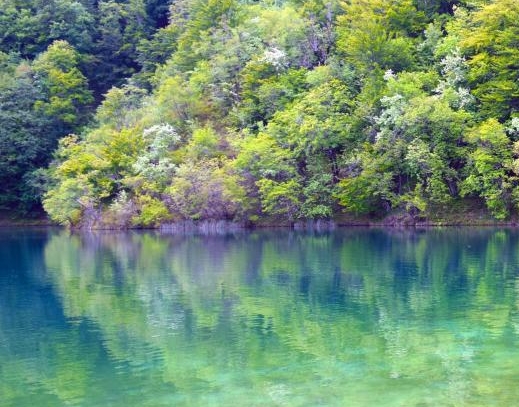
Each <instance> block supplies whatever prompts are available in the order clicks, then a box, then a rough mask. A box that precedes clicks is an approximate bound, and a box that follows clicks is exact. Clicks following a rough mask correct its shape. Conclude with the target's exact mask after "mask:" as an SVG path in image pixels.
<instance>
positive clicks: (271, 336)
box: [0, 229, 519, 406]
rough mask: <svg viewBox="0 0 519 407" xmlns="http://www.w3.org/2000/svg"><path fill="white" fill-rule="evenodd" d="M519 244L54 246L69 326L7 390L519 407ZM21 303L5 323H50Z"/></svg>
mask: <svg viewBox="0 0 519 407" xmlns="http://www.w3.org/2000/svg"><path fill="white" fill-rule="evenodd" d="M518 245H519V234H518V233H517V232H516V231H514V230H506V229H499V230H494V229H445V230H439V229H434V230H427V231H419V230H375V229H354V230H342V231H337V232H333V233H325V234H304V233H295V232H289V231H276V232H255V233H238V234H235V235H232V234H231V235H226V236H174V235H163V234H159V233H137V232H133V233H96V234H83V235H78V234H70V233H68V232H63V233H59V234H53V235H51V236H50V237H49V239H48V241H46V244H45V246H44V250H43V252H42V256H43V260H42V263H43V265H42V266H43V267H44V270H45V271H44V273H43V276H42V275H41V274H42V272H41V269H40V271H39V272H38V273H36V272H34V273H33V274H30V275H31V277H32V278H34V279H35V281H36V282H35V283H34V284H35V285H36V286H38V287H40V289H41V287H44V286H45V287H47V288H48V290H49V293H47V294H45V295H43V298H42V303H43V305H41V307H43V308H49V309H53V310H55V311H54V312H55V313H56V314H63V315H62V316H61V317H56V316H51V318H50V320H51V322H52V323H48V324H45V323H41V325H42V326H41V327H40V328H39V329H37V330H35V329H33V331H32V332H29V333H25V335H26V337H27V338H28V339H27V341H28V342H30V343H32V342H34V341H35V340H39V341H40V342H39V343H40V346H39V347H38V349H37V351H35V352H33V351H31V349H25V350H24V351H23V352H22V353H23V354H24V356H23V357H20V351H11V352H10V353H9V352H5V350H3V351H2V354H1V357H2V361H5V362H7V363H5V364H2V367H1V370H0V383H1V384H0V386H1V387H0V390H1V391H2V394H5V395H6V396H5V398H4V400H8V403H7V405H13V406H15V405H16V406H20V405H24V404H23V403H27V399H24V398H23V396H21V394H23V393H22V390H23V387H25V388H27V386H29V387H30V388H31V391H32V396H31V397H32V399H33V400H35V399H37V400H38V401H39V403H38V405H42V406H45V405H49V406H51V405H52V406H54V405H69V404H77V405H82V406H98V405H111V406H124V405H126V406H127V405H139V406H143V405H144V406H162V405H164V406H170V405H175V406H177V405H185V406H198V405H214V406H227V405H247V406H271V405H281V406H284V405H286V406H315V405H331V406H335V405H336V406H342V405H350V406H372V405H382V406H437V405H445V406H447V405H455V406H458V405H461V406H464V405H467V406H489V405H496V406H503V405H514V403H515V402H516V400H517V399H518V397H519V388H518V387H517V386H516V378H517V376H518V374H519V348H518V347H517V345H518V328H519V318H518V316H519V313H518V311H517V305H518V297H517V292H518V291H517V288H518V280H517V276H518V267H519V259H518V255H517V253H518V252H519V251H518V248H519V247H518ZM35 276H38V278H37V279H36V277H35ZM8 287H11V288H10V289H9V290H11V291H13V295H15V294H16V292H15V290H17V289H19V287H18V286H16V285H11V286H8ZM4 290H5V288H4ZM50 299H53V300H50ZM15 305H16V304H15V303H12V302H9V301H7V302H5V303H2V309H3V310H5V311H6V312H2V314H1V315H2V316H4V315H7V310H8V309H9V307H11V309H10V310H9V311H10V312H11V314H12V315H14V316H15V318H22V315H23V313H24V312H25V313H30V314H31V315H32V318H33V319H35V320H36V319H38V318H44V316H40V315H38V314H37V312H38V309H40V313H41V307H40V308H38V307H33V306H30V307H29V309H28V310H27V309H26V310H25V311H23V310H22V309H21V307H19V306H17V307H15ZM18 305H19V304H18ZM56 309H57V311H56ZM60 318H61V319H60ZM56 321H60V322H59V323H57V322H56ZM0 326H1V327H2V328H3V329H2V332H7V334H6V335H5V338H3V339H2V342H5V343H8V344H12V343H14V341H15V340H16V339H17V335H22V334H23V329H13V327H12V326H11V325H10V324H9V323H7V324H5V323H4V324H2V319H0ZM22 328H23V327H22ZM0 338H2V337H0ZM38 338H39V339H38ZM8 348H9V347H8ZM2 349H4V348H2ZM39 364H42V366H44V368H37V367H36V366H38V365H39ZM8 377H13V378H15V379H16V380H11V381H9V380H4V379H6V378H8ZM20 378H22V379H23V380H20ZM9 403H10V404H9ZM60 403H61V404H60ZM26 405H29V404H26Z"/></svg>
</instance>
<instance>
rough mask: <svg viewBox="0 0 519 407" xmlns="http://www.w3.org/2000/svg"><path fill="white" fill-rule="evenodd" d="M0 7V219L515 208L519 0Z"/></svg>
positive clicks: (105, 223) (324, 215) (195, 0)
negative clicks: (43, 215)
mask: <svg viewBox="0 0 519 407" xmlns="http://www.w3.org/2000/svg"><path fill="white" fill-rule="evenodd" d="M1 3H2V7H1V10H0V39H1V41H0V124H1V125H0V185H1V188H0V212H1V213H15V214H18V215H19V216H22V217H24V216H25V217H30V216H34V215H35V214H41V212H42V210H44V211H45V212H46V213H47V214H48V216H49V217H50V219H52V221H54V222H56V223H59V224H64V225H68V226H72V227H88V228H128V227H155V226H159V225H163V224H166V223H169V222H176V221H184V220H193V221H198V220H229V221H237V222H244V223H247V224H255V223H258V222H262V221H265V220H266V219H267V220H269V221H271V222H282V223H283V222H284V223H293V222H296V221H301V220H312V219H313V220H315V219H335V218H337V217H338V216H341V215H342V214H350V215H351V216H353V217H372V218H383V217H386V216H389V215H391V214H395V213H399V214H405V215H406V216H408V217H410V218H412V219H427V218H429V217H431V216H432V215H433V214H438V213H440V214H441V213H442V211H448V210H452V208H460V209H459V210H460V211H463V210H464V208H470V207H471V205H474V206H478V205H480V206H481V207H482V208H485V211H486V213H488V214H489V216H491V217H492V218H493V219H495V220H499V221H505V220H507V219H511V218H513V217H514V216H516V215H517V213H518V212H519V2H518V1H517V0H345V1H339V0H309V1H303V0H257V1H254V0H109V1H106V0H2V2H1ZM467 203H469V204H467Z"/></svg>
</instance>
